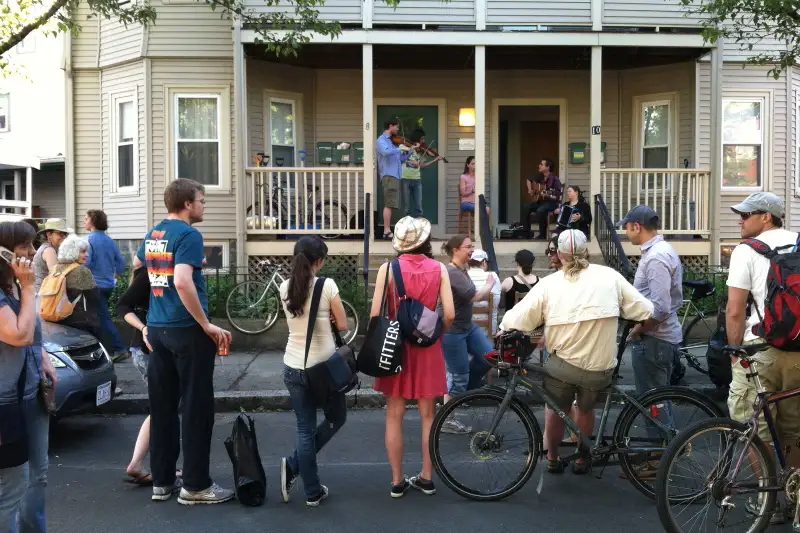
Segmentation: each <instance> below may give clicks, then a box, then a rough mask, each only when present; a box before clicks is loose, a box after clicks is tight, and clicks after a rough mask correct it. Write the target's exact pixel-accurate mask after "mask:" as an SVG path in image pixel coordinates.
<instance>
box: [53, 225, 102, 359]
mask: <svg viewBox="0 0 800 533" xmlns="http://www.w3.org/2000/svg"><path fill="white" fill-rule="evenodd" d="M88 252H89V242H88V241H87V240H86V239H83V238H82V237H79V236H77V235H70V236H69V237H67V238H66V239H64V241H63V242H62V243H61V245H60V246H59V247H58V264H57V265H56V267H55V268H54V269H53V272H61V271H63V270H64V269H66V268H67V267H69V266H70V265H72V264H75V263H77V264H78V267H77V268H75V269H74V270H72V271H70V272H68V273H67V275H66V280H67V298H69V301H70V302H73V303H74V304H75V309H74V310H73V311H72V314H71V315H70V316H68V317H67V318H65V319H64V320H61V321H60V322H59V324H63V325H65V326H70V327H73V328H76V329H81V330H83V331H86V332H88V333H91V334H92V335H94V336H95V337H97V339H98V340H99V341H100V342H101V343H102V344H103V346H104V347H106V349H108V350H110V349H111V344H110V342H111V340H112V339H111V337H110V335H109V332H107V331H105V330H103V328H101V327H100V319H99V318H98V312H99V309H100V306H101V305H104V301H105V300H104V299H103V298H102V297H101V295H100V290H99V289H98V288H97V283H95V280H94V276H93V275H92V271H91V270H89V268H88V267H85V266H84V263H86V257H87V254H88Z"/></svg>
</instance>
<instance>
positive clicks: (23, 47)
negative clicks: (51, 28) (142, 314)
mask: <svg viewBox="0 0 800 533" xmlns="http://www.w3.org/2000/svg"><path fill="white" fill-rule="evenodd" d="M14 50H15V51H16V52H17V53H18V54H30V53H33V52H35V51H36V32H31V33H29V34H28V35H27V36H26V37H25V38H24V39H22V40H21V41H20V42H19V43H18V44H17V46H15V47H14Z"/></svg>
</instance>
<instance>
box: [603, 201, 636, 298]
mask: <svg viewBox="0 0 800 533" xmlns="http://www.w3.org/2000/svg"><path fill="white" fill-rule="evenodd" d="M594 212H595V216H594V234H595V236H596V237H597V244H598V245H599V246H600V251H601V252H602V254H603V260H604V261H605V262H606V265H608V266H609V267H611V268H613V269H614V270H616V271H617V272H619V273H620V274H622V275H623V276H624V277H625V278H626V279H627V280H628V281H630V282H631V283H633V275H634V272H633V265H631V262H630V260H628V256H627V255H625V251H624V250H623V249H622V241H621V240H620V238H619V234H618V233H617V228H616V226H615V225H614V221H613V220H612V219H611V215H610V214H609V213H608V208H607V207H606V203H605V202H604V201H603V195H602V194H595V195H594Z"/></svg>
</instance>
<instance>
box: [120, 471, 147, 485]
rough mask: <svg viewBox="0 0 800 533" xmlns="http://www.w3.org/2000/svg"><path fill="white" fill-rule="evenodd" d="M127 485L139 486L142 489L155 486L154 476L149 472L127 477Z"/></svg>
mask: <svg viewBox="0 0 800 533" xmlns="http://www.w3.org/2000/svg"><path fill="white" fill-rule="evenodd" d="M125 483H130V484H132V485H138V486H140V487H150V486H152V485H153V476H152V475H151V474H150V473H149V472H140V473H138V474H134V475H130V476H128V477H126V478H125Z"/></svg>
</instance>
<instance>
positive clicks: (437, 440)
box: [428, 389, 542, 501]
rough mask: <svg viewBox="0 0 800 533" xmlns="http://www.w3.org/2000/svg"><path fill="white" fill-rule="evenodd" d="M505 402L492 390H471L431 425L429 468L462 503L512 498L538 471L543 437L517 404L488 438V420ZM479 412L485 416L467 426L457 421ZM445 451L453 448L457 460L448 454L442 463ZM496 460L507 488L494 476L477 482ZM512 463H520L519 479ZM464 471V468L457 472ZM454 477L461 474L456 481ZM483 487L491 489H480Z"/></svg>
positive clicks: (441, 411)
mask: <svg viewBox="0 0 800 533" xmlns="http://www.w3.org/2000/svg"><path fill="white" fill-rule="evenodd" d="M503 397H504V394H503V393H501V392H498V391H494V390H486V389H478V390H473V391H470V392H467V393H465V394H463V395H462V396H459V397H458V398H457V399H455V400H452V401H450V402H448V403H447V404H445V405H444V406H443V407H442V408H441V409H440V410H439V412H438V413H437V414H436V417H434V419H433V425H432V427H431V434H430V440H429V443H428V445H429V448H430V454H431V460H432V461H433V466H434V468H435V469H436V472H437V473H438V474H439V477H440V478H441V479H442V481H443V482H444V484H445V485H447V486H448V487H449V488H450V489H452V490H453V491H454V492H456V493H457V494H459V495H461V496H463V497H465V498H469V499H471V500H479V501H493V500H501V499H503V498H506V497H508V496H511V495H512V494H514V493H515V492H517V491H518V490H519V489H520V488H522V486H523V485H525V483H526V482H527V481H528V479H530V477H531V474H533V469H534V468H536V462H537V461H538V460H539V455H540V454H541V450H542V432H541V430H540V429H539V424H538V422H537V421H536V418H535V417H534V416H533V414H532V413H531V412H530V410H529V409H528V408H527V406H525V404H523V403H522V402H521V401H520V400H518V399H514V400H513V401H512V402H511V404H510V405H509V406H508V408H507V409H506V411H505V412H504V413H503V416H502V418H501V419H500V424H499V425H498V427H497V429H496V430H495V432H494V433H493V434H492V435H489V431H488V430H489V427H490V426H491V422H492V418H493V417H494V416H495V414H496V413H497V410H498V409H499V407H500V404H501V403H502V402H503ZM479 409H483V410H484V412H483V415H482V416H481V417H478V416H476V415H473V419H472V420H471V422H470V423H471V425H470V426H467V425H465V424H463V423H462V422H461V421H460V420H458V419H461V418H464V416H462V415H465V414H467V412H471V411H473V410H475V411H476V412H477V410H479ZM445 426H447V427H445ZM459 428H460V429H459ZM479 428H483V429H479ZM514 429H521V431H520V436H519V437H518V438H516V439H513V438H509V434H510V432H511V430H514ZM517 446H518V447H517ZM449 447H455V448H457V449H458V450H459V451H460V452H461V457H456V458H455V459H454V460H451V459H450V455H449V454H448V455H447V456H446V457H445V456H444V454H443V452H444V451H445V449H446V448H449ZM495 460H496V461H497V462H500V463H502V470H503V472H510V477H511V479H510V481H508V482H507V483H504V482H501V481H499V476H498V475H492V474H489V475H484V476H481V473H480V470H484V468H482V467H487V466H488V465H489V463H490V462H493V461H495ZM515 460H516V461H517V462H518V463H519V471H518V473H515V472H517V467H516V466H513V465H512V463H513V462H514V461H515ZM462 467H466V468H464V469H463V470H461V468H462ZM457 471H458V472H463V474H462V473H459V474H458V477H456V476H457V474H456V472H457ZM487 478H488V479H487ZM484 482H488V483H489V484H490V485H489V486H485V485H484V486H480V485H481V484H482V483H484Z"/></svg>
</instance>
